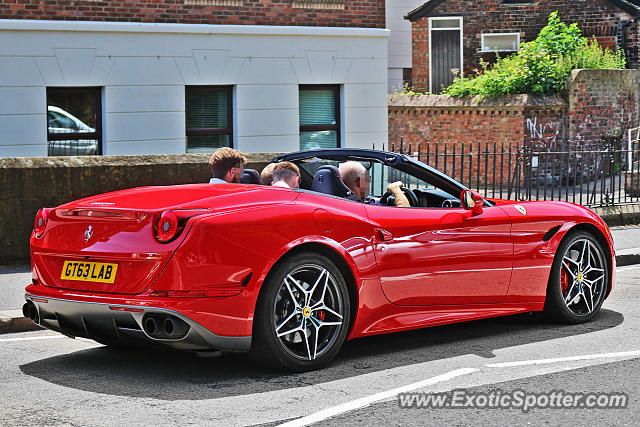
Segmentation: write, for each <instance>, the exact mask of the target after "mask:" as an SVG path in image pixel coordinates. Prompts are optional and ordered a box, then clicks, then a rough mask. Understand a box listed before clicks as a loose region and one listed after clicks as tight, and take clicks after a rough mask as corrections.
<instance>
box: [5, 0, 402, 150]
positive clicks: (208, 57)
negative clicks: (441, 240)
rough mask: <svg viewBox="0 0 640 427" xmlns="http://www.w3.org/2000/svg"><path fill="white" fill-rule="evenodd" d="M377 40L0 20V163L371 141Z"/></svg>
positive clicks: (382, 135)
mask: <svg viewBox="0 0 640 427" xmlns="http://www.w3.org/2000/svg"><path fill="white" fill-rule="evenodd" d="M407 3H409V2H407ZM403 13H406V11H405V12H403ZM403 25H404V22H403ZM407 25H408V22H407ZM388 34H389V32H388V31H387V30H385V29H376V28H333V27H332V28H328V27H302V26H299V27H288V26H255V25H199V24H145V23H123V22H88V21H74V22H70V21H40V20H24V19H20V20H0V157H25V156H47V155H60V154H89V153H93V152H97V153H98V154H105V155H127V154H164V153H185V152H211V151H212V150H213V149H214V147H215V146H216V145H218V146H219V145H230V146H233V147H235V148H238V149H239V150H241V151H244V152H289V151H297V150H299V149H300V148H301V147H302V148H310V147H321V146H339V147H366V148H370V147H372V144H374V143H375V144H376V146H378V147H381V146H382V144H386V142H387V97H386V94H387V87H388V82H387V66H388V63H387V55H388V51H387V49H388V48H387V38H388ZM406 50H408V52H409V55H410V46H408V47H407V49H406ZM403 51H404V47H403ZM393 61H394V62H393V64H394V67H396V68H393V70H396V69H397V67H402V66H404V65H405V64H404V62H401V61H400V62H397V60H396V59H395V57H394V60H393ZM409 62H410V61H409ZM409 66H410V65H409ZM394 72H395V71H394ZM389 73H390V74H389V75H391V71H389ZM394 76H395V74H394ZM48 106H49V108H48Z"/></svg>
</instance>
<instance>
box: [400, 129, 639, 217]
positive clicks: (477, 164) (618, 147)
mask: <svg viewBox="0 0 640 427" xmlns="http://www.w3.org/2000/svg"><path fill="white" fill-rule="evenodd" d="M390 149H391V151H394V152H398V153H403V154H407V155H410V156H412V157H414V158H415V159H417V160H419V161H421V162H423V163H426V164H428V165H429V166H432V167H434V168H436V169H438V170H440V171H442V172H444V173H445V174H447V175H449V176H451V177H453V178H454V179H456V180H457V181H459V182H461V183H462V184H464V185H466V186H467V187H469V188H471V189H474V190H476V191H478V192H480V193H481V194H482V195H483V196H484V197H488V198H498V199H510V200H518V201H528V200H562V201H567V202H572V203H578V204H581V205H584V206H589V207H597V206H613V205H622V204H631V203H638V202H640V144H639V143H638V142H637V141H632V143H630V144H627V143H624V142H622V141H621V139H619V138H618V139H617V140H609V141H604V142H602V143H600V144H598V146H596V145H582V146H579V147H570V146H568V145H566V144H564V145H560V144H557V145H556V144H553V145H535V146H529V145H523V144H505V143H503V144H501V143H489V142H486V143H455V144H454V143H449V144H447V143H429V144H427V143H423V144H418V145H417V146H416V145H413V146H412V145H411V144H404V143H402V142H400V143H399V144H391V146H390Z"/></svg>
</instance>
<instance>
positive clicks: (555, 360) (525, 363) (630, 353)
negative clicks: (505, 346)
mask: <svg viewBox="0 0 640 427" xmlns="http://www.w3.org/2000/svg"><path fill="white" fill-rule="evenodd" d="M619 357H640V351H639V350H634V351H622V352H619V353H601V354H585V355H582V356H568V357H556V358H553V359H536V360H520V361H516V362H503V363H490V364H488V365H484V366H487V367H489V368H511V367H514V366H529V365H547V364H552V363H560V362H573V361H576V360H593V359H615V358H619Z"/></svg>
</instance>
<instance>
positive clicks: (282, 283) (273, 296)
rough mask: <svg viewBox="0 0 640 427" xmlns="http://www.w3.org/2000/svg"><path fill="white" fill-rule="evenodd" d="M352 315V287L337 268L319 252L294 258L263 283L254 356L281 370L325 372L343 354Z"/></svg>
mask: <svg viewBox="0 0 640 427" xmlns="http://www.w3.org/2000/svg"><path fill="white" fill-rule="evenodd" d="M350 313H351V307H350V301H349V293H348V290H347V285H346V283H345V280H344V277H343V276H342V274H341V273H340V270H339V269H338V268H337V267H336V265H335V264H334V263H333V262H332V261H331V260H330V259H329V258H327V257H325V256H322V255H319V254H315V253H308V252H307V253H300V254H296V255H293V256H291V257H290V258H288V259H286V260H285V261H284V262H283V263H282V264H280V265H279V266H277V268H276V269H275V270H273V271H272V272H271V273H270V274H269V277H268V279H267V280H266V281H265V283H264V284H263V288H262V290H261V292H260V297H259V298H258V302H257V305H256V312H255V316H254V321H253V342H252V345H251V351H250V353H249V355H250V357H251V358H252V360H254V361H255V362H257V363H260V364H263V365H266V366H268V367H271V368H275V369H279V370H286V371H293V372H303V371H311V370H314V369H318V368H321V367H322V366H324V365H326V364H327V363H329V361H331V359H333V357H334V356H335V355H336V354H337V353H338V351H339V350H340V347H341V346H342V343H343V342H344V340H345V338H346V336H347V331H348V329H349V325H350V323H349V322H350V320H351V319H350ZM287 332H289V333H287Z"/></svg>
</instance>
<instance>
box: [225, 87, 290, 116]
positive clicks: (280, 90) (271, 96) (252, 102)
mask: <svg viewBox="0 0 640 427" xmlns="http://www.w3.org/2000/svg"><path fill="white" fill-rule="evenodd" d="M298 87H299V85H297V84H288V85H238V87H237V88H236V102H237V105H238V108H242V109H243V110H244V109H247V110H269V109H274V108H275V109H281V108H294V109H297V108H298Z"/></svg>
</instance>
